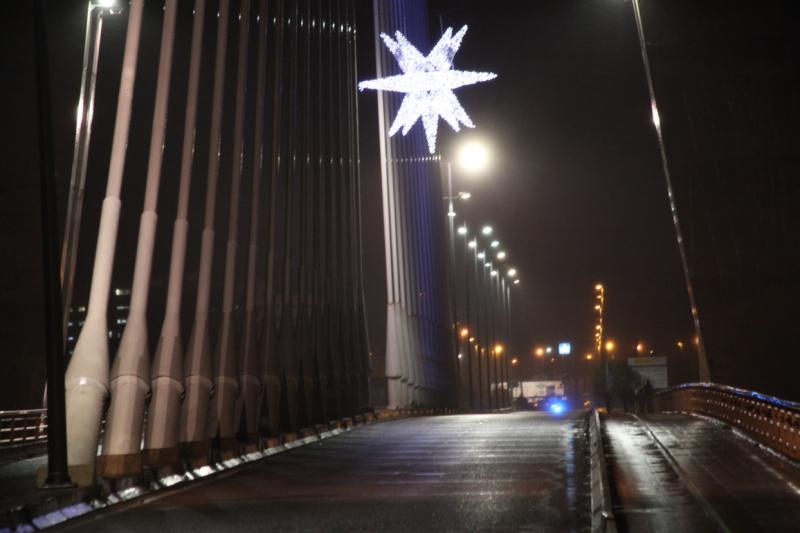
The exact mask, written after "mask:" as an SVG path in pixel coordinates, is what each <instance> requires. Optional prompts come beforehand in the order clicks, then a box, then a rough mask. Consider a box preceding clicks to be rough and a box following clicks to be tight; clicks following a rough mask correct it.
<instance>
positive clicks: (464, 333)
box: [460, 328, 469, 339]
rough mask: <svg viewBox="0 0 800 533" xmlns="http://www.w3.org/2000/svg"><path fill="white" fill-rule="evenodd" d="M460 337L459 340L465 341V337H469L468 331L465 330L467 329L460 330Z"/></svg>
mask: <svg viewBox="0 0 800 533" xmlns="http://www.w3.org/2000/svg"><path fill="white" fill-rule="evenodd" d="M460 335H461V338H462V339H465V338H467V337H468V336H469V329H467V328H461V332H460Z"/></svg>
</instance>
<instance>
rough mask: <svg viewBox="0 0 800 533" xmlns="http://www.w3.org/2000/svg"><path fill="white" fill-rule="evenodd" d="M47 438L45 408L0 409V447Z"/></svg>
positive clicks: (30, 442) (32, 442)
mask: <svg viewBox="0 0 800 533" xmlns="http://www.w3.org/2000/svg"><path fill="white" fill-rule="evenodd" d="M46 440H47V410H46V409H24V410H18V411H0V448H7V447H10V446H19V445H23V444H34V443H37V442H44V441H46Z"/></svg>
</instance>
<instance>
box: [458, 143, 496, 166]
mask: <svg viewBox="0 0 800 533" xmlns="http://www.w3.org/2000/svg"><path fill="white" fill-rule="evenodd" d="M458 165H459V166H460V167H461V168H462V169H463V170H466V171H468V172H481V171H482V170H484V169H485V168H486V167H487V166H488V165H489V150H488V149H487V148H486V145H484V144H483V143H480V142H477V141H469V142H466V143H464V144H463V145H462V146H461V148H460V149H459V150H458Z"/></svg>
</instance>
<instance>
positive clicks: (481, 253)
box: [478, 252, 486, 259]
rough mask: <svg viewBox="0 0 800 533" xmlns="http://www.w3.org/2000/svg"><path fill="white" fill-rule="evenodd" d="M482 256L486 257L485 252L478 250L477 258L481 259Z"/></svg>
mask: <svg viewBox="0 0 800 533" xmlns="http://www.w3.org/2000/svg"><path fill="white" fill-rule="evenodd" d="M484 257H486V254H485V253H483V252H478V259H483V258H484Z"/></svg>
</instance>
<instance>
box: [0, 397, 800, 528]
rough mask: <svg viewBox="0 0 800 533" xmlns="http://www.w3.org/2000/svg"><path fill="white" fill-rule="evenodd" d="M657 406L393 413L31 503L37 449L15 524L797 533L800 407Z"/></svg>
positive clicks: (4, 471)
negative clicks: (560, 411)
mask: <svg viewBox="0 0 800 533" xmlns="http://www.w3.org/2000/svg"><path fill="white" fill-rule="evenodd" d="M656 410H657V412H655V413H639V414H635V413H622V412H614V411H612V412H611V413H605V412H602V411H604V410H602V409H601V410H596V409H595V410H591V411H584V410H577V411H571V412H568V413H565V414H564V415H562V416H554V415H552V414H550V413H547V412H541V411H539V412H531V411H515V412H511V411H502V412H492V413H474V414H458V413H446V412H435V411H434V410H433V409H398V410H382V411H377V412H376V413H369V414H368V415H367V416H366V417H357V418H356V419H346V420H343V421H340V422H338V423H333V424H331V425H329V426H328V427H324V428H318V429H317V430H316V431H314V432H304V433H302V434H300V435H285V436H284V437H283V439H282V440H281V442H280V443H276V444H275V445H273V446H271V447H265V448H263V449H261V450H259V451H257V452H251V453H249V454H244V455H241V456H239V457H232V458H230V459H227V460H223V459H220V461H219V462H211V463H208V464H207V465H204V466H195V467H194V468H193V467H191V466H188V465H187V466H186V467H185V468H183V469H181V470H179V471H175V472H174V473H172V474H169V475H165V476H163V477H161V478H159V477H158V474H157V473H156V472H155V471H153V470H151V471H149V472H148V473H147V474H146V475H144V476H143V477H137V478H136V479H137V480H136V481H133V480H132V479H128V480H117V481H116V482H115V481H113V480H106V481H105V482H104V483H103V485H102V487H101V488H99V489H96V490H94V491H88V492H86V493H84V494H82V495H81V498H82V499H77V500H76V496H75V495H74V494H61V495H60V496H58V497H56V498H55V500H54V499H53V498H52V496H51V498H50V499H49V500H48V501H45V502H41V501H36V495H31V496H28V498H30V500H29V503H28V506H27V507H25V506H23V505H21V502H22V501H23V500H24V499H25V498H23V497H21V494H26V493H30V492H31V491H30V488H29V483H30V476H32V475H33V472H34V471H35V468H36V466H37V465H41V464H42V463H43V461H44V457H36V456H34V457H33V458H31V459H26V460H19V459H17V460H16V461H11V462H6V463H5V464H4V465H2V466H0V476H2V479H3V487H4V489H3V493H2V495H0V502H2V504H3V505H5V506H7V507H8V506H9V504H11V503H13V504H16V505H12V506H11V508H10V509H9V510H8V511H7V513H6V515H5V517H4V518H5V520H6V523H5V527H12V528H13V527H20V526H22V525H24V524H25V523H32V524H33V525H34V526H36V527H37V528H41V527H46V526H49V525H59V524H60V525H61V527H62V528H65V529H66V530H74V531H91V530H97V529H98V528H99V529H101V530H103V531H143V530H149V529H152V528H162V529H166V530H169V531H220V530H230V529H236V530H239V531H261V530H263V528H264V527H268V528H270V529H276V530H284V529H287V530H302V531H329V530H337V531H338V530H348V531H351V530H352V531H361V530H370V531H375V530H383V531H411V530H415V531H417V530H422V531H429V530H430V531H433V530H436V531H441V530H476V529H477V530H487V529H488V530H504V531H505V530H514V531H528V530H531V531H590V530H591V531H793V530H794V529H795V528H796V524H797V523H798V522H797V521H798V519H800V469H799V468H798V463H797V461H798V458H800V405H797V404H791V403H789V402H783V401H780V400H778V399H775V398H771V397H765V396H763V395H759V394H756V393H752V392H750V391H743V390H739V389H731V388H729V387H721V386H713V385H687V386H681V387H677V388H674V389H670V390H668V391H665V392H663V393H660V394H659V395H658V396H657V397H656ZM601 412H602V414H601ZM37 415H38V416H37ZM42 415H43V413H41V412H40V413H27V414H23V413H17V414H16V417H17V419H16V420H15V421H14V420H12V419H11V416H12V415H11V414H10V413H3V428H2V429H3V435H4V437H5V439H4V442H3V443H2V444H3V447H4V448H3V451H4V454H6V456H7V454H8V451H9V450H10V449H12V447H11V446H12V445H14V444H16V448H17V450H19V449H21V447H22V446H24V444H23V443H25V442H28V446H31V443H33V442H35V440H36V439H40V438H41V437H42V435H43V433H42V432H43V431H46V430H45V426H43V425H42V424H41V418H39V417H41V416H42ZM331 428H332V429H331ZM18 453H19V451H18ZM37 513H39V514H38V515H37Z"/></svg>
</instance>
